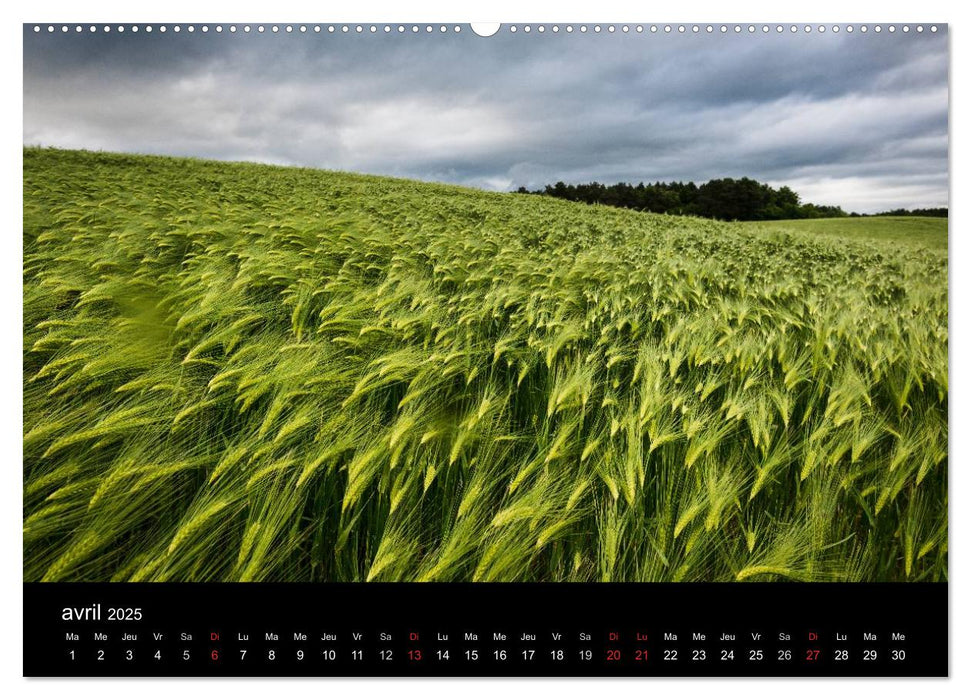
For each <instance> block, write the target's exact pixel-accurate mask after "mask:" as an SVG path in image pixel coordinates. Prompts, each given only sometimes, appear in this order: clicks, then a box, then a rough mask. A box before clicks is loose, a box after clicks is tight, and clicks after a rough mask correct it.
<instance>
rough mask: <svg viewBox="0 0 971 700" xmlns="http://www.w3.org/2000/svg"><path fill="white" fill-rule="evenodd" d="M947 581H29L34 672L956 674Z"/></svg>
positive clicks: (27, 658) (27, 662) (27, 616)
mask: <svg viewBox="0 0 971 700" xmlns="http://www.w3.org/2000/svg"><path fill="white" fill-rule="evenodd" d="M947 591H948V589H947V584H926V583H905V584H892V583H860V584H800V583H771V584H769V583H764V584H763V583H744V584H722V583H719V584H712V583H679V584H660V583H644V584H608V583H601V584H525V583H506V584H466V583H462V584H354V583H327V584H274V583H249V584H238V583H221V584H200V583H186V584H176V583H167V584H110V583H90V584H89V583H74V584H62V583H50V584H47V583H28V584H24V675H26V676H319V677H335V676H336V677H347V676H402V677H405V676H725V677H729V676H804V677H813V676H946V675H947V674H948V654H947V651H948V647H947V632H948V629H947V614H948V598H947Z"/></svg>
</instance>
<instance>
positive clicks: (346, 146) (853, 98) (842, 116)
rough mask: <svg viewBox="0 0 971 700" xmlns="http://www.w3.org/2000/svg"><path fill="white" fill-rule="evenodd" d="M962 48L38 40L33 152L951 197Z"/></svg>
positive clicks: (763, 39) (830, 194) (674, 39)
mask: <svg viewBox="0 0 971 700" xmlns="http://www.w3.org/2000/svg"><path fill="white" fill-rule="evenodd" d="M947 134H948V39H947V33H946V31H940V32H938V33H936V34H932V33H930V32H924V33H921V34H918V33H917V32H910V33H908V34H904V33H902V32H897V33H895V34H889V33H887V32H883V33H881V34H876V33H873V32H870V33H868V34H861V33H859V32H856V33H854V34H852V35H850V34H847V33H846V32H843V33H840V34H834V33H832V32H828V33H826V34H822V35H820V34H818V33H812V34H808V35H807V34H805V33H802V32H800V33H797V34H795V35H792V34H789V33H784V34H782V35H777V34H775V33H774V32H773V33H770V34H768V35H763V34H761V33H759V34H757V35H754V36H752V35H748V34H747V33H745V32H743V33H742V34H741V35H736V34H734V33H733V32H729V33H728V34H725V35H722V34H719V33H716V34H714V35H707V34H705V33H701V34H699V35H692V34H690V33H689V34H686V35H682V34H677V33H672V34H671V35H666V34H663V33H660V34H657V35H653V34H649V33H644V34H634V33H631V34H629V35H624V34H621V33H619V32H618V33H614V34H607V33H602V34H600V35H596V34H592V33H587V34H579V33H578V32H574V33H573V34H566V33H564V32H560V33H558V34H556V35H554V34H552V33H551V32H547V33H546V34H538V33H536V32H533V33H531V34H529V35H526V34H524V33H522V32H519V33H517V34H510V33H508V32H501V33H500V34H499V35H496V36H494V37H491V38H489V39H484V38H481V37H477V36H474V35H473V34H472V33H471V32H469V31H468V30H467V29H466V31H465V32H463V33H461V34H458V35H456V34H454V33H451V32H450V33H447V34H444V35H443V34H440V33H438V32H435V33H434V34H431V35H426V34H425V33H423V32H422V33H419V34H418V35H414V34H411V33H410V32H408V33H406V34H404V35H399V34H398V33H397V32H392V33H391V34H384V33H383V32H380V31H379V32H378V33H377V34H375V35H372V34H370V33H367V32H366V33H365V34H363V35H358V34H356V33H349V34H347V35H345V34H342V33H340V32H338V33H336V34H328V33H326V31H325V32H323V33H321V34H315V33H312V32H308V33H306V34H300V33H297V32H294V33H293V34H285V33H280V34H271V33H269V32H267V33H265V34H262V35H261V34H258V33H255V32H251V33H250V34H242V33H241V32H240V33H237V34H229V33H228V32H223V33H222V34H215V33H213V32H209V33H207V34H202V33H200V32H195V33H194V34H188V33H186V32H182V33H180V34H174V33H172V32H171V31H170V32H167V33H166V34H164V35H163V34H160V33H159V32H158V31H155V32H153V33H151V34H147V33H145V32H144V31H143V32H139V33H138V34H133V33H131V32H130V31H129V32H126V33H124V34H119V33H117V31H115V32H111V33H108V34H105V33H102V32H97V33H88V32H87V31H85V32H83V33H81V34H76V33H74V32H73V31H72V32H68V33H66V34H65V33H61V32H59V31H58V32H55V33H53V34H48V33H47V32H46V31H44V32H41V33H39V34H37V33H34V32H33V31H32V27H29V26H28V27H25V28H24V142H25V143H28V144H42V145H53V146H63V147H73V148H89V149H104V150H119V151H137V152H147V153H166V154H175V155H194V156H202V157H211V158H225V159H246V160H260V161H266V162H272V163H286V164H299V165H309V166H317V167H324V168H338V169H342V170H356V171H363V172H370V173H380V174H390V175H400V176H405V177H417V178H422V179H428V180H447V181H452V182H458V183H461V184H467V185H472V186H477V187H485V188H490V189H509V188H513V187H516V186H519V185H526V186H529V187H535V186H539V185H542V184H545V183H547V182H553V181H556V180H565V181H573V182H578V181H589V180H593V179H596V180H600V181H607V182H611V181H618V180H626V181H633V182H637V181H641V180H644V181H653V180H671V179H677V180H696V181H703V180H707V179H709V178H713V177H739V176H750V177H754V178H756V179H759V180H764V181H769V182H772V183H774V184H789V185H791V186H793V187H794V188H795V189H796V190H797V191H799V192H800V193H801V194H803V195H804V197H805V198H806V199H807V200H811V201H815V202H818V203H824V204H840V205H842V206H844V207H845V208H848V209H855V210H858V211H875V210H879V209H885V208H890V207H898V206H904V207H913V206H943V205H946V204H947V201H948V172H947V162H948V161H947V152H948V137H947Z"/></svg>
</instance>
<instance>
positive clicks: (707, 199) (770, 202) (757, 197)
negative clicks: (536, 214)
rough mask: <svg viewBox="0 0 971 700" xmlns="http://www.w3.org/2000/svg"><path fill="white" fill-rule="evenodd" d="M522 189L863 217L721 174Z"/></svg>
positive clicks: (767, 212)
mask: <svg viewBox="0 0 971 700" xmlns="http://www.w3.org/2000/svg"><path fill="white" fill-rule="evenodd" d="M516 191H517V192H519V193H520V194H538V195H545V196H548V197H558V198H560V199H568V200H570V201H572V202H586V203H587V204H604V205H607V206H612V207H623V208H626V209H637V210H639V211H649V212H654V213H656V214H682V215H692V216H702V217H706V218H710V219H721V220H723V221H775V220H779V219H820V218H831V217H840V216H861V214H857V213H855V212H854V213H850V214H848V213H847V212H845V211H843V209H842V207H838V206H825V205H820V204H811V203H803V202H802V201H801V200H800V197H799V195H798V194H797V193H796V192H795V191H793V190H792V189H791V188H789V187H785V186H783V187H779V188H778V189H776V188H774V187H771V186H770V185H767V184H765V183H762V182H758V181H756V180H753V179H751V178H748V177H743V178H740V179H734V178H720V179H717V180H709V181H708V182H706V183H704V184H702V185H696V184H695V183H694V182H655V183H654V184H650V183H648V184H644V183H643V182H641V183H638V184H637V185H632V184H629V183H626V182H619V183H617V184H616V185H604V184H601V183H599V182H591V183H589V184H581V185H568V184H566V183H564V182H557V183H556V184H555V185H546V187H544V188H542V189H539V190H528V189H526V188H525V187H520V188H519V189H518V190H516ZM876 216H947V209H946V208H943V209H914V210H905V209H897V210H894V211H890V212H884V213H882V214H878V215H876Z"/></svg>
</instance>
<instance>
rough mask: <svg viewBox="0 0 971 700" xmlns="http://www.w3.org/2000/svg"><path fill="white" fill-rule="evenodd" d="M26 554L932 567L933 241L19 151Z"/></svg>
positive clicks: (46, 568)
mask: <svg viewBox="0 0 971 700" xmlns="http://www.w3.org/2000/svg"><path fill="white" fill-rule="evenodd" d="M23 311H24V328H23V337H24V359H23V363H24V365H23V369H24V386H23V394H24V441H23V446H24V463H23V470H24V576H25V579H26V580H77V581H80V580H121V581H129V580H135V581H166V580H172V581H208V580H240V581H243V580H246V581H249V580H278V581H344V580H353V581H358V580H360V581H364V580H369V581H380V580H392V581H404V580H420V581H447V580H476V581H510V580H516V581H520V580H525V581H541V580H542V581H593V580H596V581H600V580H602V581H625V580H640V581H734V580H746V581H750V580H775V579H792V580H806V581H832V580H943V579H945V578H946V576H947V471H946V465H947V377H948V363H947V357H948V355H947V343H948V334H947V312H948V302H947V258H946V253H945V252H944V251H943V250H938V249H935V248H929V247H921V246H896V247H895V246H887V245H873V244H871V243H868V242H866V241H854V240H848V239H842V238H839V237H835V236H832V235H822V236H817V235H815V234H813V233H812V232H811V230H810V231H809V232H799V231H790V230H786V229H766V230H758V229H752V228H751V227H745V226H742V225H735V224H723V223H718V222H715V221H711V220H702V219H692V218H680V217H673V216H661V215H650V214H642V213H637V212H632V211H625V210H622V209H616V208H607V207H588V206H580V205H576V204H572V203H569V202H563V201H559V200H556V199H553V198H540V197H523V196H519V195H514V194H490V193H483V192H477V191H473V190H466V189H462V188H458V187H450V186H444V185H435V184H425V183H417V182H410V181H402V180H391V179H385V178H376V177H364V176H358V175H350V174H341V173H328V172H319V171H313V170H303V169H296V168H275V167H268V166H258V165H246V164H227V163H211V162H201V161H192V160H181V159H168V158H156V157H135V156H124V155H108V154H93V153H81V152H67V151H54V150H36V149H27V150H25V151H24V298H23Z"/></svg>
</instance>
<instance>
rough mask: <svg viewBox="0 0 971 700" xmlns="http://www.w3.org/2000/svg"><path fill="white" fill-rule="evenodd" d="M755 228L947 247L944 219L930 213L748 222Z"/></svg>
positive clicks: (747, 223)
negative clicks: (923, 214)
mask: <svg viewBox="0 0 971 700" xmlns="http://www.w3.org/2000/svg"><path fill="white" fill-rule="evenodd" d="M741 225H742V226H745V227H749V228H751V229H753V230H756V231H778V230H784V231H793V232H800V233H812V234H819V235H822V236H838V237H840V238H847V239H854V240H861V241H866V240H869V241H891V242H893V243H902V244H907V245H916V246H924V247H927V248H937V249H940V250H945V251H946V250H947V219H945V218H935V217H929V216H867V217H859V218H857V217H846V218H839V219H800V220H797V221H750V222H745V223H743V224H741Z"/></svg>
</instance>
